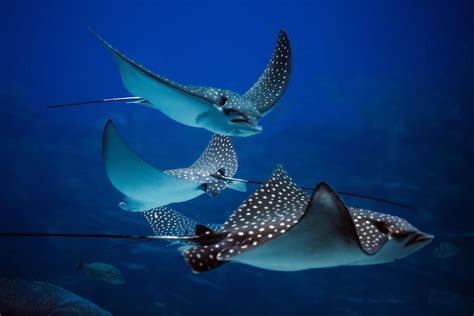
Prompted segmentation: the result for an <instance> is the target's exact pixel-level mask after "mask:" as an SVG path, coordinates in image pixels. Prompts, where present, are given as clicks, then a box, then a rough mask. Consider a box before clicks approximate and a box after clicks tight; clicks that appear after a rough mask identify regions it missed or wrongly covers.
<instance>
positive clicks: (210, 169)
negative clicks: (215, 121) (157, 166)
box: [165, 134, 238, 196]
mask: <svg viewBox="0 0 474 316" xmlns="http://www.w3.org/2000/svg"><path fill="white" fill-rule="evenodd" d="M237 167H238V162H237V154H236V152H235V149H234V146H233V145H232V142H231V140H230V138H229V137H227V136H222V135H218V134H214V135H213V136H212V139H211V141H210V142H209V144H208V145H207V148H206V149H205V150H204V152H203V153H202V154H201V156H200V157H199V158H198V159H197V160H196V161H195V162H194V163H193V164H192V165H191V166H190V167H189V168H181V169H172V170H166V171H165V173H166V174H167V175H169V176H175V177H178V178H181V179H185V180H189V181H193V182H196V183H206V184H207V192H208V194H209V195H212V196H215V195H217V194H218V193H219V192H220V191H222V190H224V189H225V188H226V186H227V185H226V183H225V182H224V181H221V180H217V179H216V178H214V177H211V176H210V175H211V174H214V173H216V172H217V171H219V170H221V169H223V170H224V172H225V175H226V176H227V177H233V176H234V175H235V173H236V172H237Z"/></svg>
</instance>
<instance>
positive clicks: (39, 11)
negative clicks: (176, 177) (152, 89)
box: [0, 0, 474, 315]
mask: <svg viewBox="0 0 474 316" xmlns="http://www.w3.org/2000/svg"><path fill="white" fill-rule="evenodd" d="M473 16H474V8H473V4H472V1H464V2H463V1H416V3H415V1H388V2H387V1H382V2H381V1H368V2H366V1H364V2H363V3H360V2H359V1H354V2H343V1H331V2H330V4H329V3H316V2H314V1H268V2H264V1H240V2H238V1H236V2H234V3H230V2H229V3H226V2H224V1H222V2H221V1H216V2H209V1H184V2H183V1H169V2H162V1H133V2H126V1H120V2H119V1H100V2H99V1H97V2H96V1H76V2H72V1H11V0H10V1H9V0H7V1H3V2H2V4H1V9H0V23H1V27H0V30H1V39H2V46H1V50H0V57H1V58H0V69H1V73H2V75H1V76H0V80H1V81H0V83H1V84H0V101H1V107H2V110H1V115H0V123H1V124H0V132H1V133H0V135H1V142H0V163H1V166H2V167H1V174H0V175H1V178H0V179H1V202H2V207H1V211H0V230H1V231H6V230H18V231H50V232H57V231H64V232H103V233H137V234H149V233H151V231H150V229H149V228H148V227H147V224H146V223H145V220H144V219H143V217H141V216H140V215H139V214H131V213H127V212H124V211H122V210H120V209H119V208H118V206H117V203H118V202H119V201H120V198H121V196H120V194H119V193H118V192H117V191H115V190H114V189H113V187H112V186H111V185H110V183H109V182H108V180H107V178H106V176H105V173H104V169H103V165H102V161H101V155H100V141H101V133H102V127H103V125H104V123H105V121H106V119H107V118H109V117H111V118H113V119H114V121H115V122H116V124H117V127H118V129H119V131H120V133H121V134H122V135H123V136H124V137H125V139H126V141H127V142H128V143H129V144H130V145H131V146H132V147H133V148H134V149H135V150H136V151H138V152H139V153H140V154H141V155H142V156H143V157H144V158H146V160H147V161H149V162H151V163H153V164H154V165H155V166H157V167H159V168H161V169H168V168H175V167H184V166H187V165H189V164H190V163H191V162H192V161H193V160H194V159H195V158H196V157H197V156H198V155H199V154H200V152H201V151H202V149H203V148H204V147H205V146H206V144H207V142H208V140H209V139H210V133H209V132H207V131H205V130H197V129H193V128H190V127H186V126H182V125H179V124H178V123H175V122H173V121H171V120H169V119H168V118H167V117H165V116H164V115H162V114H161V113H160V112H158V111H156V110H152V109H149V108H145V107H135V106H130V105H126V104H113V105H112V104H109V105H98V106H84V107H81V108H70V109H58V110H46V109H44V106H45V105H47V104H56V103H63V102H70V101H77V100H87V99H95V98H103V97H118V96H127V95H128V93H127V91H126V90H125V89H124V87H123V86H122V83H121V80H120V76H119V74H118V71H117V69H116V65H115V63H114V61H113V59H112V57H111V56H110V54H109V53H108V52H107V51H106V49H105V48H104V47H103V46H101V45H100V43H98V41H97V40H95V39H94V38H93V37H92V36H91V34H90V33H89V32H88V30H87V28H88V27H91V28H94V29H95V30H96V31H97V32H98V33H99V34H101V35H102V36H103V37H104V38H105V39H106V40H108V41H109V42H110V43H112V45H114V46H115V47H117V48H118V49H119V50H121V51H122V52H123V53H125V54H126V55H127V56H130V57H132V58H133V59H135V60H137V61H139V62H140V63H141V64H143V65H145V66H146V67H148V68H149V69H151V70H153V71H155V72H157V73H159V74H161V75H164V76H166V77H168V78H170V79H173V80H176V81H178V82H180V83H184V84H195V85H208V86H216V87H222V88H227V89H230V90H234V91H237V92H240V93H243V92H245V91H246V90H247V89H248V88H249V87H250V86H251V85H252V84H253V82H254V81H255V80H256V79H257V78H258V76H259V75H260V73H261V72H262V71H263V69H264V67H265V65H266V63H267V61H268V59H269V58H270V55H271V52H272V49H273V45H274V42H275V39H276V36H277V35H278V31H279V29H280V28H284V29H285V30H286V31H287V32H288V35H289V37H290V40H291V44H292V48H293V58H294V59H293V62H294V68H293V75H292V78H291V82H290V86H289V88H288V90H287V92H286V93H285V95H284V97H283V98H282V100H281V101H280V103H279V104H278V106H277V107H276V109H275V110H274V111H273V112H272V113H271V114H269V115H268V116H267V117H265V118H264V119H263V120H262V125H263V128H264V130H263V132H262V133H261V134H260V135H257V136H254V137H251V138H240V139H234V144H235V146H236V148H237V150H238V154H239V162H240V169H239V172H238V174H237V176H239V177H244V178H252V179H264V178H265V177H267V176H268V175H269V174H270V172H271V170H272V169H273V167H274V166H275V165H276V164H277V163H281V164H283V166H284V167H285V168H286V169H287V170H288V172H289V173H290V175H291V176H292V177H293V178H294V179H295V180H296V182H297V183H299V184H301V185H305V186H313V185H315V184H316V183H317V182H318V181H320V180H322V179H324V180H326V181H328V182H329V183H330V184H331V185H332V186H333V187H335V188H336V189H338V190H344V191H352V192H357V193H364V194H373V195H378V196H383V197H386V198H391V199H394V200H398V201H400V202H405V203H409V204H413V205H414V206H416V207H417V208H418V211H417V212H411V211H408V210H403V209H396V208H393V207H387V206H386V205H380V204H374V203H368V202H366V201H360V200H353V199H346V202H347V203H348V204H350V205H354V206H363V207H370V208H372V209H374V210H380V211H384V212H390V213H393V214H397V215H399V216H402V217H404V218H406V219H408V220H409V221H410V222H412V223H413V224H414V225H415V226H417V227H419V228H420V229H422V230H423V231H426V232H429V233H433V234H435V235H437V236H443V235H446V234H462V233H466V232H472V231H474V225H473V224H472V223H473V220H474V215H473V206H474V203H473V202H472V192H473V185H472V184H473V180H474V167H473V162H474V141H473V121H474V120H473V119H474V113H473V112H474V93H473V91H474V90H473V87H474V63H473V55H474V43H473V36H472V30H474V22H473ZM245 197H246V194H243V193H238V192H235V191H231V190H227V191H225V192H223V194H221V195H220V196H219V197H218V198H215V199H211V198H210V197H208V196H201V197H200V198H198V199H196V200H193V201H189V202H187V203H183V204H179V205H174V206H173V207H174V208H175V209H178V210H181V211H183V212H185V213H186V214H188V215H190V216H193V217H195V218H198V219H199V220H200V221H202V222H222V221H223V220H224V219H225V218H226V216H228V214H229V213H230V212H231V211H232V210H233V209H235V208H236V207H237V206H238V204H239V203H240V202H241V201H242V200H243V199H244V198H245ZM442 240H443V238H438V239H437V241H435V242H433V243H432V244H431V245H429V246H428V247H426V248H425V249H422V250H421V251H420V252H418V253H416V254H414V255H412V256H411V257H409V258H407V259H404V260H402V261H398V262H395V263H391V264H386V265H380V266H366V267H349V268H345V267H343V268H333V269H324V270H309V271H302V272H297V273H281V272H271V271H265V270H259V269H255V268H251V267H247V266H243V265H232V264H229V265H225V266H223V267H222V268H219V269H216V270H214V271H212V272H209V273H207V274H203V275H193V274H192V273H191V271H190V269H189V268H188V267H187V266H186V264H185V263H184V261H183V260H182V259H181V257H180V255H179V253H178V252H177V251H176V250H175V249H173V248H172V247H165V245H164V244H161V243H160V244H150V243H146V244H141V245H136V246H130V247H122V248H116V249H113V250H104V249H106V248H107V247H110V246H111V245H113V244H115V243H113V242H108V241H100V242H97V241H77V240H76V241H73V240H57V239H56V240H53V239H49V240H33V239H29V240H13V239H9V240H6V239H3V240H0V276H22V277H31V278H36V279H43V280H48V281H50V282H52V283H55V284H59V285H61V286H63V287H65V288H66V289H69V290H71V291H73V292H75V293H77V294H79V295H81V296H83V297H85V298H88V299H90V300H92V301H93V302H95V303H97V304H98V305H100V306H102V307H104V308H105V309H107V310H110V311H111V312H113V313H114V314H116V315H148V314H150V315H151V314H155V315H156V314H158V315H159V314H163V315H188V314H191V313H193V314H196V313H197V314H199V315H200V314H204V313H205V314H208V315H213V314H220V315H222V314H225V315H243V314H247V315H261V314H262V313H263V314H268V315H270V314H272V315H293V314H296V313H299V314H301V315H316V314H317V315H382V314H383V315H399V314H406V315H414V314H418V315H420V314H421V315H448V314H450V315H454V314H458V315H470V314H472V313H473V312H474V289H473V284H474V283H473V282H474V271H473V268H472V267H473V266H474V258H473V242H472V240H470V239H455V240H449V241H448V242H449V243H450V245H452V247H456V248H457V249H458V250H459V251H458V252H457V253H456V254H455V255H453V256H449V258H439V257H437V256H435V255H434V249H435V248H436V247H437V246H438V245H439V242H440V241H442ZM78 257H85V258H86V259H87V260H92V261H105V262H109V263H112V264H114V265H116V266H117V267H119V268H120V269H121V270H122V271H123V273H124V275H125V278H126V280H127V283H126V284H125V285H123V286H113V285H108V284H103V283H100V282H99V281H95V280H91V279H87V278H85V277H84V276H83V275H80V274H76V273H74V271H73V268H74V265H75V262H76V260H77V258H78ZM0 313H1V311H0Z"/></svg>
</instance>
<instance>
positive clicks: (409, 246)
mask: <svg viewBox="0 0 474 316" xmlns="http://www.w3.org/2000/svg"><path fill="white" fill-rule="evenodd" d="M349 211H350V213H351V216H352V219H353V222H354V226H355V228H356V231H357V235H358V238H359V242H360V245H361V247H362V249H363V250H364V251H365V252H366V253H367V254H368V255H369V257H368V259H367V260H365V262H366V263H365V264H375V263H387V262H392V261H395V260H398V259H401V258H404V257H406V256H409V255H411V254H413V253H414V252H416V251H418V250H420V249H421V248H423V247H425V246H426V245H428V244H429V243H430V242H431V240H433V238H434V236H433V235H430V234H427V233H424V232H422V231H420V230H419V229H417V228H416V227H414V226H413V225H412V224H410V223H409V222H408V221H407V220H405V219H403V218H400V217H398V216H394V215H390V214H384V213H379V212H374V211H369V210H366V209H360V208H353V207H350V208H349Z"/></svg>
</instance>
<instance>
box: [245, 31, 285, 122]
mask: <svg viewBox="0 0 474 316" xmlns="http://www.w3.org/2000/svg"><path fill="white" fill-rule="evenodd" d="M290 74H291V47H290V41H289V39H288V36H287V35H286V32H285V31H284V30H281V31H280V35H279V36H278V40H277V43H276V45H275V49H274V50H273V55H272V58H271V59H270V62H269V63H268V65H267V68H266V69H265V71H264V72H263V74H262V75H261V76H260V78H259V79H258V81H257V82H256V83H255V84H254V85H253V86H252V88H250V90H248V91H247V92H246V93H245V95H244V96H245V97H247V98H249V99H250V100H251V101H253V102H254V103H255V105H256V106H257V110H258V111H259V112H260V113H261V114H262V115H265V114H267V113H268V112H269V111H270V110H271V109H272V108H273V106H274V105H275V104H276V103H277V102H278V100H280V98H281V96H282V94H283V93H284V92H285V90H286V87H287V86H288V82H289V80H290Z"/></svg>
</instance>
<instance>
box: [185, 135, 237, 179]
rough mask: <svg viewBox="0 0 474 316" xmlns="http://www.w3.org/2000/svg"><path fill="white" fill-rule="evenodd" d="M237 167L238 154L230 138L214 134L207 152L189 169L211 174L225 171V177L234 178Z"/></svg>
mask: <svg viewBox="0 0 474 316" xmlns="http://www.w3.org/2000/svg"><path fill="white" fill-rule="evenodd" d="M237 167H238V163H237V154H236V152H235V149H234V146H233V145H232V142H231V140H230V137H228V136H223V135H219V134H214V135H212V139H211V141H210V142H209V144H208V145H207V148H206V150H204V152H203V153H202V154H201V156H200V157H199V158H198V159H197V160H196V161H195V162H194V163H193V164H192V165H191V166H190V167H189V168H191V169H197V170H201V171H204V172H209V173H215V172H217V171H219V170H223V171H224V175H225V176H227V177H233V176H234V175H235V173H236V172H237Z"/></svg>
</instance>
